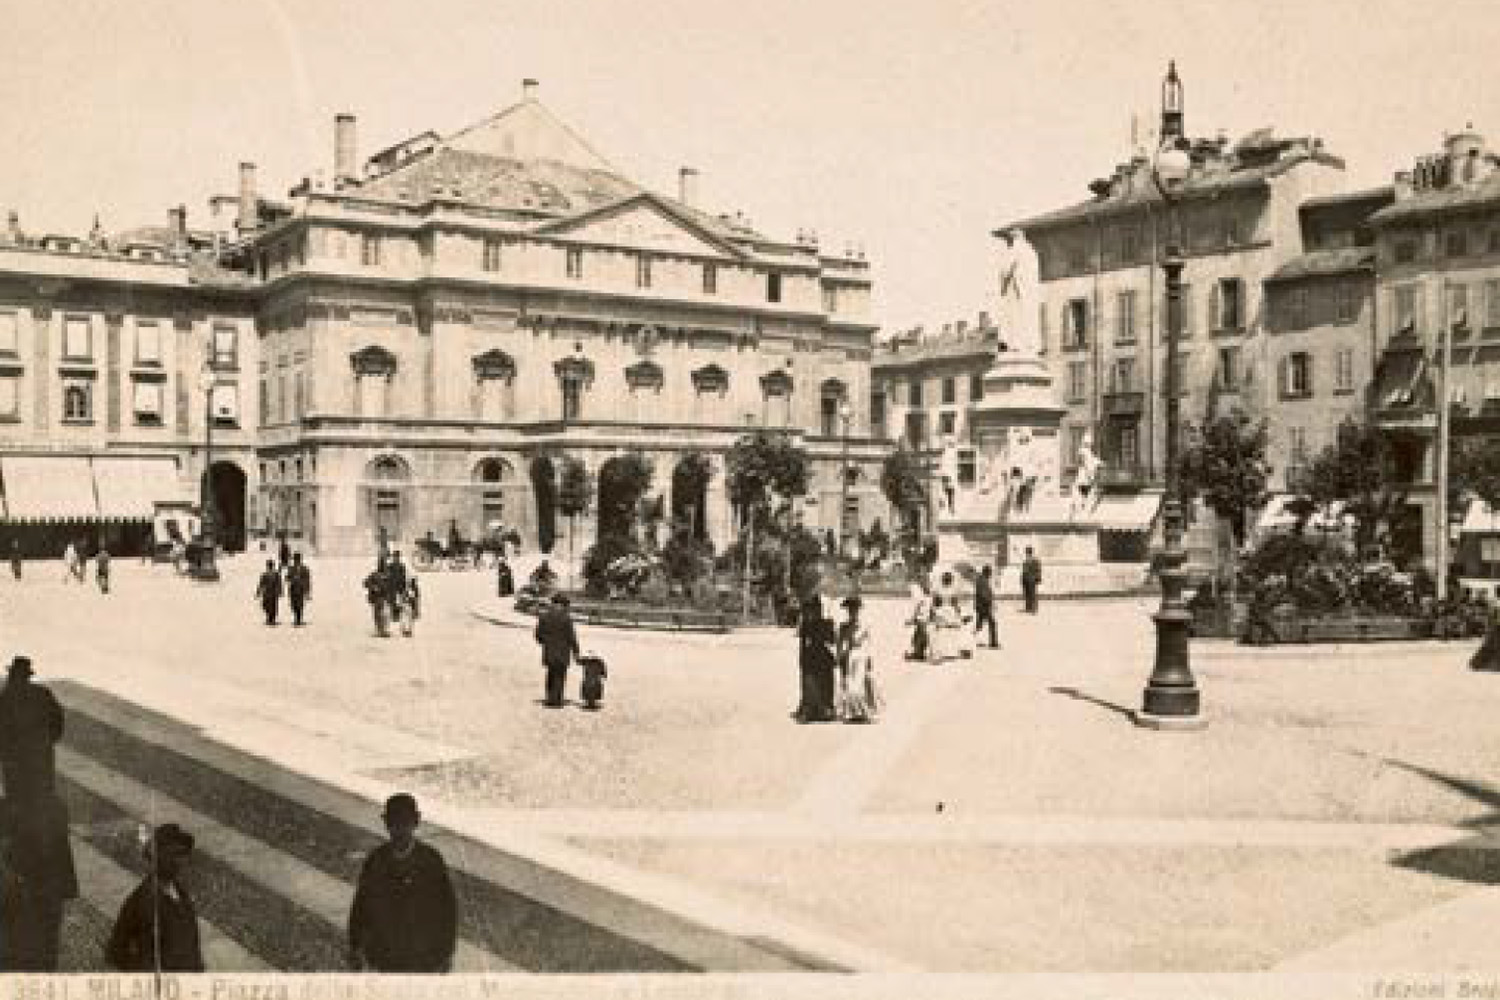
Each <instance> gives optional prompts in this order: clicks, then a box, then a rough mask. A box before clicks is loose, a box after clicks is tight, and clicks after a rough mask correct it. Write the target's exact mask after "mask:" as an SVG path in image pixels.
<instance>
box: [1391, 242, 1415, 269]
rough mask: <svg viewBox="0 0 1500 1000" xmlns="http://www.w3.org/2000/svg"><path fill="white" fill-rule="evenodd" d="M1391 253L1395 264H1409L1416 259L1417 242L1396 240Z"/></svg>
mask: <svg viewBox="0 0 1500 1000" xmlns="http://www.w3.org/2000/svg"><path fill="white" fill-rule="evenodd" d="M1392 253H1393V255H1394V256H1395V258H1396V263H1397V264H1410V263H1411V262H1412V261H1414V260H1416V259H1417V241H1416V240H1413V239H1405V240H1397V241H1396V244H1395V246H1394V247H1393V248H1392Z"/></svg>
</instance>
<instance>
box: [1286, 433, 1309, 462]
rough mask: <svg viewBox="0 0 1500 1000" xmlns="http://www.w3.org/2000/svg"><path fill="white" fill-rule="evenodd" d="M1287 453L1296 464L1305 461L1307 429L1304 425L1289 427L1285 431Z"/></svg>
mask: <svg viewBox="0 0 1500 1000" xmlns="http://www.w3.org/2000/svg"><path fill="white" fill-rule="evenodd" d="M1286 437H1287V454H1288V455H1289V456H1290V457H1291V460H1292V462H1293V463H1294V464H1296V465H1302V464H1304V463H1305V462H1306V461H1307V429H1306V428H1305V427H1289V428H1287V432H1286Z"/></svg>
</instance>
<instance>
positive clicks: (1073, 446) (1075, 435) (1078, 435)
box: [1066, 427, 1088, 467]
mask: <svg viewBox="0 0 1500 1000" xmlns="http://www.w3.org/2000/svg"><path fill="white" fill-rule="evenodd" d="M1086 433H1088V428H1087V427H1069V428H1068V454H1067V456H1066V458H1067V462H1066V464H1067V465H1068V466H1069V467H1073V466H1076V465H1077V464H1078V454H1079V452H1081V451H1083V436H1084V434H1086Z"/></svg>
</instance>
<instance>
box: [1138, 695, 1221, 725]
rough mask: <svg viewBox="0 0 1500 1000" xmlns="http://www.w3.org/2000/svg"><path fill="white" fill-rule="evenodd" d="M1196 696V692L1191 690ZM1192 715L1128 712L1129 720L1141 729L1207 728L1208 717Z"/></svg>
mask: <svg viewBox="0 0 1500 1000" xmlns="http://www.w3.org/2000/svg"><path fill="white" fill-rule="evenodd" d="M1193 694H1194V695H1195V696H1196V695H1197V692H1196V691H1195V692H1193ZM1194 711H1195V714H1193V715H1156V714H1154V713H1152V712H1146V711H1139V712H1132V713H1130V718H1131V720H1132V721H1133V722H1134V723H1135V724H1136V725H1137V726H1140V727H1141V728H1142V729H1156V730H1160V731H1161V732H1164V733H1191V732H1196V731H1198V730H1200V729H1207V728H1208V719H1206V718H1205V717H1203V716H1201V715H1198V714H1196V708H1195V709H1194Z"/></svg>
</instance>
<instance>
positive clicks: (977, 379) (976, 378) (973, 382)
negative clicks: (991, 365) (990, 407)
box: [969, 373, 984, 403]
mask: <svg viewBox="0 0 1500 1000" xmlns="http://www.w3.org/2000/svg"><path fill="white" fill-rule="evenodd" d="M983 398H984V376H983V375H982V374H978V373H976V374H974V375H970V376H969V402H971V403H977V402H979V401H980V400H981V399H983Z"/></svg>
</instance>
